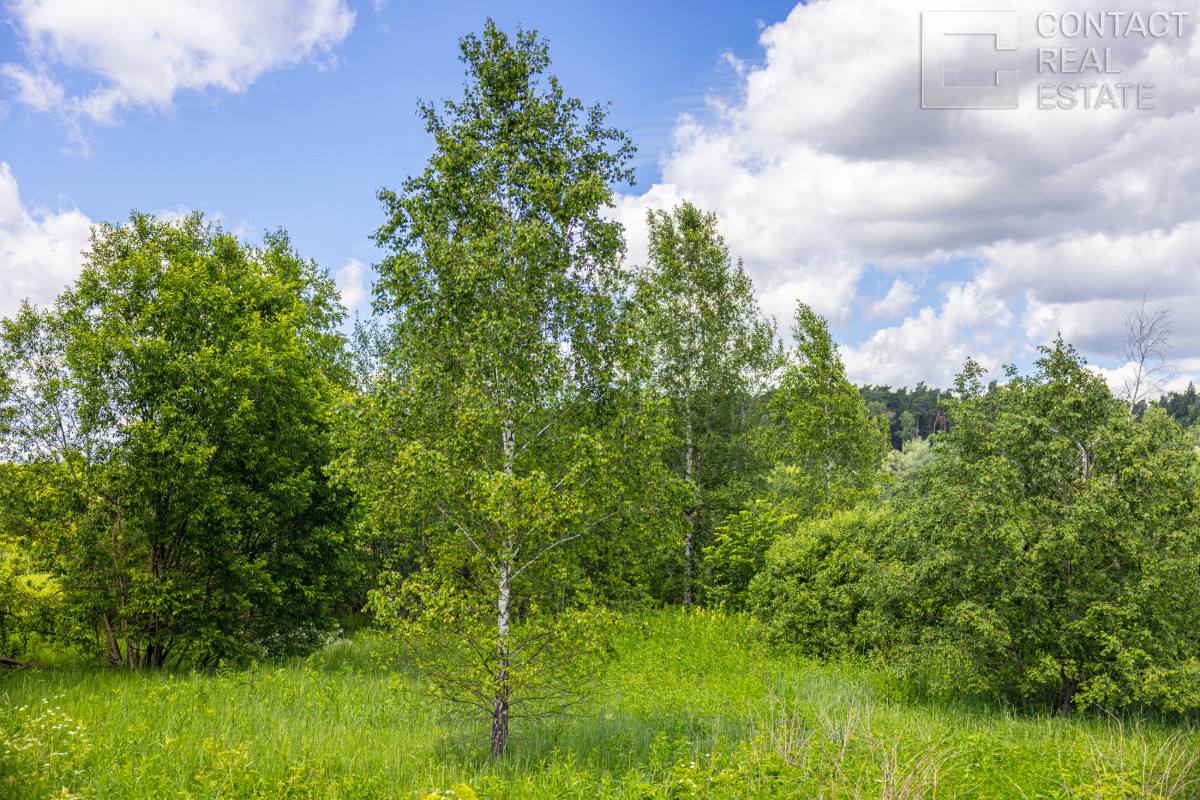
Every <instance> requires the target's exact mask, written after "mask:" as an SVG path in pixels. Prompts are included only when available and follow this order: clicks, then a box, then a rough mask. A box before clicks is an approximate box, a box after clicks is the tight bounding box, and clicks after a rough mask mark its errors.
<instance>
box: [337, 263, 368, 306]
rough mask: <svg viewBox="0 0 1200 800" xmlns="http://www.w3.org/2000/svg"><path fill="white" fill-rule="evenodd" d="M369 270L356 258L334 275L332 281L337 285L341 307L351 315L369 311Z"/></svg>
mask: <svg viewBox="0 0 1200 800" xmlns="http://www.w3.org/2000/svg"><path fill="white" fill-rule="evenodd" d="M370 270H371V268H370V267H368V266H367V265H366V264H364V263H363V262H361V261H359V260H358V259H357V258H352V259H350V260H349V261H347V262H346V264H345V265H344V266H343V267H341V269H339V270H338V271H337V272H335V273H334V276H333V279H334V281H335V282H336V283H337V290H338V291H339V292H340V293H341V295H342V305H343V306H345V307H346V310H347V311H349V312H350V313H351V314H355V313H357V312H359V311H364V310H365V311H367V312H369V311H370V308H369V305H368V302H369V301H370V299H371V288H370V274H369V273H370Z"/></svg>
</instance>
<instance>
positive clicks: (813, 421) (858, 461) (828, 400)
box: [771, 302, 888, 516]
mask: <svg viewBox="0 0 1200 800" xmlns="http://www.w3.org/2000/svg"><path fill="white" fill-rule="evenodd" d="M792 333H793V334H794V336H795V340H796V346H795V347H794V348H793V349H792V350H791V351H789V353H788V364H787V366H786V368H785V369H784V370H783V373H782V376H781V378H780V382H779V389H778V391H777V392H775V394H774V395H773V396H772V399H771V405H772V410H773V412H774V415H775V418H776V423H777V424H776V428H775V430H776V435H777V436H778V440H777V447H778V453H779V457H780V459H781V460H782V461H783V462H784V463H785V464H786V465H787V468H786V469H787V474H788V477H789V479H790V481H791V483H792V486H793V490H792V494H793V498H792V499H793V500H794V501H795V502H796V506H795V508H796V510H797V511H798V512H799V513H800V514H801V515H802V516H820V515H823V514H826V513H829V512H832V511H837V510H840V509H844V508H850V507H852V506H853V505H854V504H855V503H856V502H857V501H858V500H859V499H860V498H861V497H863V496H864V495H865V494H866V493H868V492H869V491H870V490H871V488H872V486H873V485H874V483H875V480H876V478H877V477H878V474H879V471H880V468H881V459H882V458H883V455H884V453H885V452H886V451H887V446H888V445H887V420H886V419H885V418H884V417H876V418H871V417H870V416H869V415H868V414H867V410H866V406H865V404H864V403H863V399H862V396H861V395H860V394H859V392H858V390H857V389H855V388H854V385H853V384H851V383H850V381H849V380H847V379H846V369H845V367H844V366H843V365H842V360H841V357H840V356H839V355H838V348H837V345H836V344H835V343H834V341H833V337H831V336H830V335H829V327H828V325H827V324H826V322H825V319H824V318H823V317H822V316H821V315H819V314H817V313H816V312H815V311H813V310H812V309H811V308H810V307H809V306H808V305H807V304H805V303H803V302H799V303H797V304H796V324H795V325H794V326H793V327H792Z"/></svg>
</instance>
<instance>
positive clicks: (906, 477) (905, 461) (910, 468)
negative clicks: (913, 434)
mask: <svg viewBox="0 0 1200 800" xmlns="http://www.w3.org/2000/svg"><path fill="white" fill-rule="evenodd" d="M936 458H937V457H936V456H935V455H934V453H933V447H932V445H930V443H929V440H928V439H909V440H908V441H906V442H905V443H904V447H903V448H902V449H901V450H889V451H888V453H887V455H885V456H884V457H883V471H884V474H885V475H886V477H887V480H885V482H884V484H883V487H882V494H883V496H884V497H894V496H895V495H897V494H905V495H911V494H914V493H915V492H916V488H917V482H918V480H919V479H920V477H921V470H922V469H924V468H926V467H928V466H929V465H930V464H932V463H933V462H934V460H935V459H936Z"/></svg>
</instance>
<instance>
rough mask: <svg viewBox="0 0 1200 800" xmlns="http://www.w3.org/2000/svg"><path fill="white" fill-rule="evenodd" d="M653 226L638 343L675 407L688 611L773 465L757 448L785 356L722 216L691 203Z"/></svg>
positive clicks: (657, 216) (655, 215) (642, 277)
mask: <svg viewBox="0 0 1200 800" xmlns="http://www.w3.org/2000/svg"><path fill="white" fill-rule="evenodd" d="M647 223H648V225H649V229H650V230H649V233H650V243H649V263H648V264H647V265H646V266H644V267H642V268H641V269H640V270H639V271H638V275H637V294H638V300H639V303H640V305H641V307H642V313H643V319H642V321H641V332H640V334H639V335H640V338H641V339H642V341H643V342H644V346H645V347H646V349H647V351H648V353H649V361H650V384H651V386H652V387H653V389H654V391H655V392H656V393H657V394H658V395H659V396H660V397H663V398H666V399H667V400H668V401H669V403H670V425H671V435H672V442H671V444H670V446H669V447H668V448H667V451H666V461H667V464H668V465H669V467H670V469H671V470H672V472H673V473H674V474H675V475H676V476H678V477H679V478H680V479H681V480H682V481H683V483H684V484H685V485H686V487H687V489H688V490H689V491H690V492H691V495H692V497H691V498H690V501H689V502H688V504H687V505H686V507H685V508H684V509H683V514H684V517H685V519H684V520H683V525H682V527H683V530H684V537H683V571H684V574H683V576H682V581H681V583H682V587H681V588H682V595H683V598H682V599H683V601H684V603H685V604H687V603H690V602H691V600H692V589H693V587H692V577H693V574H694V572H695V568H696V565H695V562H696V556H697V555H698V554H699V553H700V552H701V550H702V548H703V547H704V546H705V545H706V544H707V541H706V540H707V537H708V535H709V532H710V531H711V530H712V526H713V523H714V522H715V520H718V519H720V518H722V517H724V516H725V515H727V514H729V513H731V512H733V511H735V510H736V509H738V508H740V507H741V506H742V505H743V503H744V502H745V496H746V494H747V493H748V490H749V489H750V488H752V487H753V486H754V485H755V484H756V483H758V480H759V477H760V475H761V473H762V472H763V470H764V468H765V467H766V466H767V465H768V464H769V461H768V460H767V459H765V458H764V455H765V448H763V447H761V442H759V441H757V440H758V439H759V438H761V437H759V436H758V435H757V434H759V433H760V431H761V426H760V424H759V417H760V415H761V411H760V409H759V407H758V406H759V404H760V401H759V399H758V398H759V397H760V396H761V394H762V391H763V389H764V387H765V381H766V379H767V377H768V376H769V375H770V374H771V373H772V372H773V370H774V369H775V368H776V367H777V365H778V361H779V356H780V354H779V352H778V348H777V346H776V337H775V327H774V325H773V323H771V322H770V321H768V320H766V319H764V318H763V317H762V315H761V314H760V313H759V310H758V303H757V302H756V301H755V299H754V286H753V283H752V282H751V280H750V277H749V276H748V275H747V274H746V273H745V271H744V270H743V269H742V263H741V261H740V260H739V261H738V263H737V264H736V265H734V264H733V263H732V262H731V261H730V258H729V248H728V247H726V245H725V241H724V239H723V238H722V237H721V235H720V233H718V232H717V218H716V215H715V214H711V213H710V214H706V213H704V212H702V211H701V210H700V209H698V208H696V206H694V205H692V204H691V203H688V202H684V203H683V204H682V205H679V206H676V207H675V208H674V209H673V210H671V211H670V212H667V211H662V210H659V211H650V212H648V213H647ZM660 595H663V599H668V597H667V596H666V593H661V592H660ZM669 599H676V597H669Z"/></svg>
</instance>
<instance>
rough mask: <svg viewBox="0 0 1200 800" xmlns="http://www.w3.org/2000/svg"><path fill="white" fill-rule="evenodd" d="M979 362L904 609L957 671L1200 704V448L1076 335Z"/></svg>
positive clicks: (1006, 685)
mask: <svg viewBox="0 0 1200 800" xmlns="http://www.w3.org/2000/svg"><path fill="white" fill-rule="evenodd" d="M1043 354H1044V356H1043V358H1042V359H1041V360H1040V361H1038V368H1037V372H1036V374H1034V375H1033V376H1031V377H1018V376H1016V375H1013V374H1011V372H1010V377H1011V380H1010V381H1009V382H1008V383H1007V384H1005V385H1003V386H999V387H995V388H994V389H993V390H992V391H990V392H987V393H983V391H982V386H981V384H980V382H979V379H978V376H979V374H980V372H981V370H979V369H978V367H977V366H975V365H974V364H972V363H970V362H969V363H968V365H967V369H966V370H965V371H964V374H963V375H962V376H960V379H959V391H960V393H961V394H962V399H961V400H959V401H957V402H955V403H954V404H953V405H952V408H951V421H952V423H953V424H952V426H951V428H950V431H949V432H948V433H946V434H943V435H942V436H940V437H938V439H937V440H936V442H937V443H936V444H935V452H936V453H937V459H936V461H935V462H934V464H933V466H932V467H930V468H929V469H928V470H927V471H926V473H925V479H924V482H923V483H922V486H921V491H920V494H919V496H918V497H917V498H916V499H915V500H913V501H912V503H911V507H910V509H909V511H908V513H907V514H906V519H907V524H906V526H905V527H904V528H903V535H902V536H901V537H900V539H898V541H897V550H896V551H895V552H896V557H898V558H900V559H902V560H903V561H904V562H906V563H907V564H908V565H909V566H908V576H907V588H906V589H905V591H903V592H901V593H900V595H899V596H898V597H897V598H896V600H895V602H896V603H897V607H896V613H897V614H898V615H899V616H900V618H901V619H902V620H903V624H904V625H905V626H906V628H907V630H908V631H909V634H908V635H909V636H910V637H911V638H910V641H911V642H912V643H913V645H914V646H916V647H917V648H918V649H919V652H921V653H923V654H924V656H925V657H926V661H927V664H928V665H929V668H930V669H932V670H933V671H934V672H935V673H936V674H938V675H939V677H940V679H941V681H942V682H943V683H944V684H949V685H953V686H955V687H956V688H958V689H961V690H976V691H983V692H986V693H988V694H992V695H996V696H999V697H1002V698H1004V699H1006V700H1007V701H1008V702H1010V703H1013V704H1017V705H1033V706H1039V707H1044V708H1050V709H1054V710H1060V711H1067V710H1069V709H1072V708H1088V707H1101V708H1106V709H1119V708H1127V707H1130V706H1151V707H1158V708H1165V709H1189V708H1196V707H1197V706H1200V660H1197V656H1196V653H1197V652H1200V638H1198V637H1200V517H1198V516H1197V511H1198V509H1197V502H1198V499H1200V492H1198V490H1200V483H1198V481H1200V460H1198V459H1197V455H1196V452H1195V451H1194V450H1193V448H1192V447H1191V446H1190V445H1189V443H1188V442H1187V441H1186V437H1185V435H1184V433H1183V431H1182V430H1180V428H1179V427H1178V426H1176V425H1175V424H1173V423H1172V422H1171V420H1170V419H1169V418H1167V417H1166V415H1165V414H1163V413H1162V412H1161V411H1158V410H1157V409H1150V410H1149V411H1147V413H1146V414H1145V415H1144V417H1143V418H1142V419H1141V420H1140V421H1139V420H1137V419H1134V418H1133V417H1131V416H1130V415H1129V414H1128V413H1127V412H1126V410H1125V408H1124V407H1123V406H1122V405H1121V404H1120V403H1118V402H1116V401H1114V400H1113V398H1112V397H1111V395H1110V394H1109V391H1108V389H1107V387H1106V386H1105V384H1104V382H1103V381H1102V380H1101V379H1100V378H1098V377H1096V376H1095V375H1094V374H1092V373H1091V372H1089V371H1088V370H1087V369H1086V367H1085V366H1084V363H1083V361H1082V359H1080V358H1079V356H1078V355H1077V354H1076V353H1075V351H1074V350H1073V349H1072V348H1070V347H1069V346H1067V345H1065V344H1063V343H1062V341H1061V340H1060V341H1058V342H1057V343H1056V344H1055V346H1054V348H1052V349H1050V348H1043Z"/></svg>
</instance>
